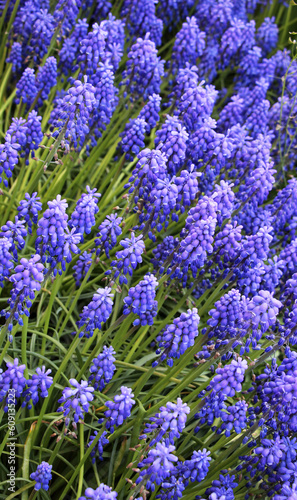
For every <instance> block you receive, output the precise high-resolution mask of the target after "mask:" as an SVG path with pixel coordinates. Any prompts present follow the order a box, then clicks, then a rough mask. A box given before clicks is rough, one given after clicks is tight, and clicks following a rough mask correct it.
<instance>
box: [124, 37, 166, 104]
mask: <svg viewBox="0 0 297 500" xmlns="http://www.w3.org/2000/svg"><path fill="white" fill-rule="evenodd" d="M126 67H127V69H125V71H124V72H123V82H122V85H125V86H126V92H129V93H131V94H132V96H133V97H135V98H138V97H142V98H143V99H144V100H146V99H147V98H148V97H149V96H150V95H152V94H154V93H155V94H159V93H160V86H161V78H162V77H163V75H164V61H163V60H162V59H160V57H158V52H157V49H156V46H155V44H154V42H152V41H151V40H149V34H148V33H147V34H146V36H145V38H144V39H142V38H138V39H137V41H136V42H135V43H134V44H133V45H132V47H131V49H130V51H129V52H128V61H127V66H126Z"/></svg>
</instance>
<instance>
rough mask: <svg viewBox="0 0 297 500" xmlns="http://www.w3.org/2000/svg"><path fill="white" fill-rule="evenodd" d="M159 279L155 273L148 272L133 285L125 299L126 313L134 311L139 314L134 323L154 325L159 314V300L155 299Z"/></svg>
mask: <svg viewBox="0 0 297 500" xmlns="http://www.w3.org/2000/svg"><path fill="white" fill-rule="evenodd" d="M157 286H158V281H157V280H156V278H155V276H154V275H153V274H150V273H149V274H146V275H145V276H144V279H143V280H141V281H140V282H139V283H138V284H137V285H136V286H135V287H131V288H130V289H129V292H128V297H125V299H124V311H123V313H124V314H129V313H130V312H133V314H136V315H137V316H139V317H138V318H136V319H135V320H134V321H133V325H141V326H145V325H152V324H153V323H154V317H155V316H156V315H157V309H158V302H157V301H156V300H155V296H156V288H157Z"/></svg>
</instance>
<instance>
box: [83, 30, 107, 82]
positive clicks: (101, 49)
mask: <svg viewBox="0 0 297 500" xmlns="http://www.w3.org/2000/svg"><path fill="white" fill-rule="evenodd" d="M106 37H107V32H106V31H105V30H104V28H103V27H102V26H99V24H98V23H94V24H93V26H92V31H90V32H89V33H88V34H87V36H86V38H84V39H83V40H81V42H80V56H79V57H78V58H77V61H78V63H79V64H80V67H81V70H82V71H83V72H84V73H86V74H87V75H92V74H93V73H94V72H95V71H96V68H97V66H98V64H99V62H100V60H101V61H102V62H104V59H105V45H106V44H105V39H106Z"/></svg>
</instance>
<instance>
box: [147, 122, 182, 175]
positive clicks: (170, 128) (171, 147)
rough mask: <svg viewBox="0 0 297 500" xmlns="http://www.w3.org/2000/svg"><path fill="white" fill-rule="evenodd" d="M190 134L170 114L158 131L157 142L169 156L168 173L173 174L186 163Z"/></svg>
mask: <svg viewBox="0 0 297 500" xmlns="http://www.w3.org/2000/svg"><path fill="white" fill-rule="evenodd" d="M188 138H189V134H188V133H187V131H186V129H185V127H183V126H182V124H181V122H180V121H179V120H178V119H177V118H176V117H174V116H173V117H171V116H168V117H167V119H166V121H165V123H164V124H163V125H162V127H161V129H160V130H157V132H156V139H155V144H156V146H157V145H158V144H160V149H161V151H162V153H164V154H165V156H166V157H167V169H168V173H169V174H170V175H171V176H172V175H174V174H176V173H177V172H178V170H179V169H180V168H181V167H182V165H183V164H184V161H185V158H186V149H187V141H188Z"/></svg>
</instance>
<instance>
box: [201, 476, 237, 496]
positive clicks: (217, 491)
mask: <svg viewBox="0 0 297 500" xmlns="http://www.w3.org/2000/svg"><path fill="white" fill-rule="evenodd" d="M234 479H235V476H230V475H229V474H227V475H226V476H223V474H220V477H219V479H215V480H214V481H213V482H212V486H211V488H207V490H206V491H205V494H206V495H209V496H208V498H209V500H219V499H224V498H225V499H226V500H227V499H228V500H234V499H235V496H234V493H233V489H234V488H236V486H238V483H236V482H235V481H234Z"/></svg>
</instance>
